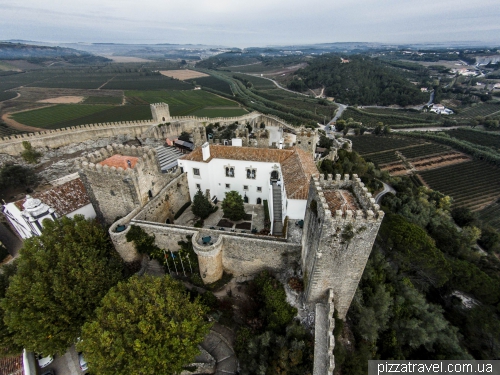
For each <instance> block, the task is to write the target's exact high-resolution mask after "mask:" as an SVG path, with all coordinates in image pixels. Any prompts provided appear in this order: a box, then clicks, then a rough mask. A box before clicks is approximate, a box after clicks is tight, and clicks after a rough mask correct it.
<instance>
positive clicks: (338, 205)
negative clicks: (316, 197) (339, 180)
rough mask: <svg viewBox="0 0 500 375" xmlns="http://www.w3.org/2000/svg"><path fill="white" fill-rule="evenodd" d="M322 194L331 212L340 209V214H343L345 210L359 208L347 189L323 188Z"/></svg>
mask: <svg viewBox="0 0 500 375" xmlns="http://www.w3.org/2000/svg"><path fill="white" fill-rule="evenodd" d="M323 194H324V196H325V199H326V203H327V204H328V208H329V209H330V211H331V212H332V213H335V211H337V210H340V211H342V214H345V212H346V211H347V210H351V211H357V210H360V209H361V207H360V206H359V205H358V202H357V201H356V198H355V197H354V195H352V193H351V192H350V191H349V190H343V189H339V190H337V189H335V190H334V189H332V190H323Z"/></svg>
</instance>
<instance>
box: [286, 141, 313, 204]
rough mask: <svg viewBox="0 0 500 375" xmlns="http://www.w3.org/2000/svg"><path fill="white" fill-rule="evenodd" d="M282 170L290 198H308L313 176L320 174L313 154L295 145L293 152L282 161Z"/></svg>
mask: <svg viewBox="0 0 500 375" xmlns="http://www.w3.org/2000/svg"><path fill="white" fill-rule="evenodd" d="M281 171H282V172H283V181H284V183H285V189H286V195H287V197H288V199H307V195H308V193H309V181H310V180H311V176H312V175H318V174H319V172H318V168H316V164H314V160H313V158H312V155H311V154H309V153H308V152H306V151H304V150H301V149H300V148H297V147H295V148H294V149H293V154H292V155H291V156H290V157H289V158H287V159H286V160H285V161H284V162H283V163H281Z"/></svg>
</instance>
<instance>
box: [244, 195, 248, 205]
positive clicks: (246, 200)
mask: <svg viewBox="0 0 500 375" xmlns="http://www.w3.org/2000/svg"><path fill="white" fill-rule="evenodd" d="M243 202H245V203H248V197H247V195H246V194H245V196H244V197H243Z"/></svg>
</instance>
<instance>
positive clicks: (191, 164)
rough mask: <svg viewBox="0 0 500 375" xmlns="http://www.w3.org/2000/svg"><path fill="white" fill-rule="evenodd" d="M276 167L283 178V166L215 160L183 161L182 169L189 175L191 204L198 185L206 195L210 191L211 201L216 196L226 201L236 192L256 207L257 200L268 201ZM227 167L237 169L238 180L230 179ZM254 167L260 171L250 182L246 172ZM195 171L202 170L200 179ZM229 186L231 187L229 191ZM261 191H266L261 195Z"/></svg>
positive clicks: (180, 162)
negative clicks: (229, 195)
mask: <svg viewBox="0 0 500 375" xmlns="http://www.w3.org/2000/svg"><path fill="white" fill-rule="evenodd" d="M228 147H229V146H228ZM275 165H276V166H278V173H279V175H280V176H281V166H280V165H279V163H264V162H255V161H242V160H227V159H212V160H211V161H210V162H209V163H205V162H196V161H192V160H179V166H181V167H183V168H184V172H187V175H188V184H189V195H190V196H191V200H192V199H193V197H194V195H195V194H196V192H197V191H198V189H197V187H196V184H200V188H201V191H202V192H203V193H205V190H206V189H210V197H213V196H214V195H216V196H217V198H218V199H219V200H223V199H224V196H225V193H226V192H228V191H231V190H236V191H237V192H239V193H240V194H241V196H245V194H246V196H247V197H248V203H251V204H256V203H257V198H261V200H264V199H268V197H269V181H270V178H271V172H272V171H273V170H274V169H273V167H274V166H275ZM226 166H231V167H234V171H235V174H234V177H226V168H225V167H226ZM250 167H251V168H255V169H256V170H257V174H256V178H255V180H253V179H247V172H246V169H247V168H250ZM193 168H198V169H199V170H200V176H195V175H194V174H193ZM226 184H229V185H230V187H229V188H226V187H225V185H226ZM244 185H246V186H248V190H243V186H244ZM257 187H261V188H262V191H261V192H258V191H257Z"/></svg>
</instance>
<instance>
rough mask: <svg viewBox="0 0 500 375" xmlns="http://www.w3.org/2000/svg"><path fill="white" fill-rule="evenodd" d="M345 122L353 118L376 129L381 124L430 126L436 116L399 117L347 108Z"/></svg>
mask: <svg viewBox="0 0 500 375" xmlns="http://www.w3.org/2000/svg"><path fill="white" fill-rule="evenodd" d="M341 118H342V119H343V120H347V119H349V118H352V119H353V120H354V121H356V122H361V123H362V124H363V125H364V126H367V127H375V126H376V125H377V124H378V123H379V122H382V123H383V124H384V125H389V126H391V125H403V124H415V123H422V124H429V125H431V124H432V123H433V122H434V116H431V117H429V115H428V114H425V115H421V116H420V117H416V116H415V115H414V114H412V115H411V116H407V115H397V114H385V113H384V114H375V113H373V112H367V111H365V110H359V109H354V108H347V109H346V110H345V111H344V113H342V117H341Z"/></svg>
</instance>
